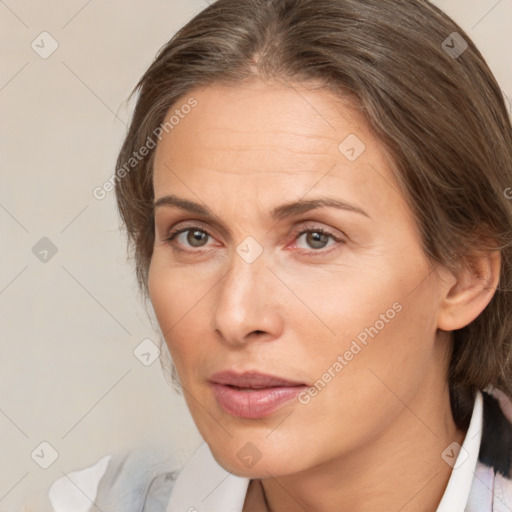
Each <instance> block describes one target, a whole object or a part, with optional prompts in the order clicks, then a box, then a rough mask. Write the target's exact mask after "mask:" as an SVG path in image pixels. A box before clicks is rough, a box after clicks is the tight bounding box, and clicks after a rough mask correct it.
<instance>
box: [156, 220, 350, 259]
mask: <svg viewBox="0 0 512 512" xmlns="http://www.w3.org/2000/svg"><path fill="white" fill-rule="evenodd" d="M187 231H200V232H202V233H205V234H206V235H208V236H209V237H210V238H213V236H212V235H211V234H210V233H209V232H208V231H207V230H206V229H204V228H202V227H200V226H187V227H183V228H178V229H174V230H172V231H171V232H170V233H169V235H168V237H167V238H166V239H165V240H164V242H166V243H168V244H170V245H173V249H174V250H176V251H178V252H188V253H204V252H205V251H204V250H200V249H199V250H192V251H190V250H187V249H182V248H181V247H178V246H177V245H176V244H175V243H174V239H175V238H176V237H177V236H178V235H180V234H181V233H186V232H187ZM306 233H321V234H322V235H327V236H329V237H331V238H332V239H333V240H334V241H335V242H338V243H341V244H345V243H346V242H345V241H344V240H343V239H341V238H339V237H337V236H335V235H334V234H333V233H331V232H330V231H328V230H326V229H324V228H321V227H315V226H308V227H307V228H304V229H302V230H300V231H297V232H296V233H294V240H297V239H298V238H300V237H301V236H302V235H304V234H306ZM331 245H334V244H331ZM328 252H331V251H324V250H323V249H316V250H312V251H306V252H304V251H301V253H302V254H303V255H305V256H323V255H326V254H327V253H328Z"/></svg>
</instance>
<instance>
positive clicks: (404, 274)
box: [149, 82, 448, 477]
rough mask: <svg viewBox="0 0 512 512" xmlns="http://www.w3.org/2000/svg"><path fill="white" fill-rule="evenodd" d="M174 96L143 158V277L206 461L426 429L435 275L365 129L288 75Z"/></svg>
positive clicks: (258, 465)
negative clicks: (146, 232) (149, 217)
mask: <svg viewBox="0 0 512 512" xmlns="http://www.w3.org/2000/svg"><path fill="white" fill-rule="evenodd" d="M190 97H193V98H194V99H195V100H196V101H197V104H196V105H195V106H194V108H182V109H181V110H180V108H181V107H182V105H185V104H187V101H188V100H189V99H190ZM176 109H178V110H180V112H181V116H179V122H176V123H175V124H173V128H172V129H168V133H165V132H164V135H163V137H162V140H161V141H160V142H159V144H158V147H157V149H156V155H155V162H154V191H155V200H156V201H157V202H159V206H157V207H156V209H155V228H156V235H155V244H154V252H153V257H152V260H151V265H150V271H149V289H150V296H151V301H152V304H153V307H154V310H155V313H156V316H157V319H158V322H159V324H160V328H161V330H162V333H163V335H164V337H165V340H166V343H167V345H168V347H169V351H170V354H171V356H172V359H173V360H174V363H175V365H176V369H177V372H178V375H179V378H180V380H181V383H182V386H183V389H184V396H185V399H186V401H187V404H188V407H189V409H190V411H191V414H192V416H193V419H194V421H195V423H196V425H197V427H198V430H199V431H200V433H201V435H202V436H203V438H204V439H205V441H206V442H207V443H208V444H209V446H210V449H211V451H212V453H213V455H214V457H215V458H216V459H217V461H218V462H219V463H220V464H221V465H222V466H224V467H225V468H226V469H228V470H229V471H231V472H233V473H235V474H238V475H242V476H250V477H267V476H268V475H269V474H271V475H284V474H290V473H295V472H298V471H302V470H305V469H307V468H312V467H314V466H316V465H319V464H322V463H326V462H328V461H330V460H333V459H334V458H337V457H347V456H350V454H353V453H355V451H357V450H359V449H361V448H363V447H364V446H367V445H368V444H369V443H371V442H374V441H375V440H377V439H384V438H386V436H388V434H389V433H391V432H394V434H389V435H390V436H392V435H395V437H396V433H397V432H398V430H397V428H395V426H397V425H398V424H399V425H400V429H401V433H402V436H406V435H407V434H406V432H409V431H414V432H415V435H417V434H418V433H420V435H421V433H423V432H424V434H425V435H432V432H429V429H428V426H427V424H428V423H429V418H430V416H429V414H430V415H431V414H434V413H435V406H434V405H433V404H434V401H435V398H433V397H435V396H438V395H440V394H442V393H443V392H444V391H443V390H445V389H446V376H445V369H446V364H445V363H446V354H447V352H446V350H447V348H448V344H447V338H446V337H444V338H442V339H441V337H440V336H438V333H437V332H436V331H437V318H438V313H439V308H440V304H441V300H442V295H443V291H444V290H445V288H443V283H442V280H441V277H440V274H438V273H436V272H435V271H434V269H433V268H432V266H431V265H430V264H429V263H428V261H427V260H426V258H425V256H424V255H423V253H422V252H421V250H420V245H419V244H420V240H419V235H418V232H417V228H416V225H415V223H414V221H413V218H412V214H411V212H410V210H409V208H408V207H407V205H406V203H405V201H404V199H403V197H402V196H401V194H400V193H399V192H398V187H397V185H396V184H395V182H394V179H393V177H392V172H391V169H390V164H389V162H388V159H387V158H386V156H385V153H384V150H383V147H382V144H381V143H380V142H379V140H378V139H376V138H375V137H374V136H373V135H372V134H371V133H370V131H369V130H368V128H367V127H366V126H365V124H364V122H363V121H362V119H361V118H360V117H359V116H358V115H357V114H356V113H354V111H353V110H350V109H349V107H348V104H347V105H345V103H342V102H341V101H340V100H337V99H336V98H335V97H334V96H333V95H332V94H331V93H329V92H327V91H325V90H316V91H314V90H307V89H305V88H304V87H300V86H298V85H295V86H294V87H290V88H287V87H285V86H279V85H268V84H264V83H262V82H253V83H252V84H250V85H249V84H247V85H240V86H237V87H227V86H221V85H215V86H210V87H207V88H201V89H196V90H194V91H192V93H191V94H190V95H189V96H187V97H185V98H184V99H183V100H182V101H180V102H178V103H177V104H176V105H175V106H174V107H173V109H172V111H170V112H169V114H168V116H167V117H169V116H170V115H171V114H173V113H174V111H175V110H176ZM184 112H187V113H186V114H184ZM175 121H176V120H175ZM166 196H173V198H174V199H176V201H173V200H171V199H169V198H167V199H163V198H165V197H166ZM180 202H181V203H180ZM342 203H345V204H346V205H350V206H345V207H344V206H343V204H342ZM180 205H181V206H180ZM176 231H180V232H181V233H179V234H176V235H175V236H174V237H173V239H172V240H171V241H166V239H168V238H169V237H170V236H171V232H176ZM221 371H231V372H232V373H233V374H234V376H235V377H237V376H239V375H240V374H243V373H246V372H259V373H262V374H267V375H271V376H275V377H278V378H280V379H284V380H285V381H291V382H284V383H283V382H278V381H274V382H272V381H265V380H264V379H263V380H258V379H256V380H252V381H251V380H247V381H240V382H239V384H240V388H245V387H247V386H250V387H252V388H255V387H262V386H263V388H264V389H263V390H260V391H254V390H252V391H249V390H240V389H239V388H235V387H232V386H230V385H228V382H227V381H222V379H219V380H221V381H222V382H224V384H219V383H217V384H213V383H212V380H211V379H212V378H214V377H213V376H214V374H216V373H218V372H221ZM233 382H234V381H233ZM233 382H232V384H233ZM279 384H281V385H280V386H279ZM300 384H302V386H300ZM271 388H273V389H271ZM251 395H252V396H251ZM411 410H413V411H414V413H413V414H411ZM404 432H405V433H404ZM387 439H388V441H389V440H390V439H391V437H389V436H388V438H387ZM397 439H398V438H397ZM397 449H399V448H397Z"/></svg>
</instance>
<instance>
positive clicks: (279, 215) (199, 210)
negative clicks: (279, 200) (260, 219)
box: [153, 195, 371, 221]
mask: <svg viewBox="0 0 512 512" xmlns="http://www.w3.org/2000/svg"><path fill="white" fill-rule="evenodd" d="M163 206H167V207H176V208H179V209H181V210H185V211H188V212H190V213H194V214H196V215H201V216H203V217H207V218H212V219H218V218H217V216H216V215H215V214H214V213H213V212H212V211H211V210H210V209H209V208H208V207H206V206H203V205H201V204H199V203H195V202H194V201H190V200H188V199H183V198H181V197H178V196H175V195H167V196H163V197H160V198H159V199H157V200H156V201H155V202H154V204H153V208H154V209H156V208H160V207H163ZM322 207H327V208H337V209H339V210H346V211H349V212H354V213H358V214H361V215H364V216H365V217H368V218H369V219H371V217H370V215H368V213H366V212H365V211H364V210H363V209H361V208H359V207H358V206H356V205H353V204H350V203H347V202H345V201H341V200H339V199H335V198H333V197H318V198H314V199H300V200H298V201H292V202H290V203H285V204H282V205H279V206H277V207H276V208H274V209H273V210H272V211H271V212H270V217H271V218H272V219H273V220H276V221H277V220H282V219H284V218H286V217H290V216H292V215H299V214H301V213H305V212H308V211H310V210H314V209H316V208H322Z"/></svg>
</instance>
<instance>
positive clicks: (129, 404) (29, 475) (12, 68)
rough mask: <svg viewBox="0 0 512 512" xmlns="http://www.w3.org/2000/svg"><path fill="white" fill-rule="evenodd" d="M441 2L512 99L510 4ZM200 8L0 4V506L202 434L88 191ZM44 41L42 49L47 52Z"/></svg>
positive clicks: (115, 237)
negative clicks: (39, 459)
mask: <svg viewBox="0 0 512 512" xmlns="http://www.w3.org/2000/svg"><path fill="white" fill-rule="evenodd" d="M435 3H436V4H437V5H439V6H440V7H441V8H443V9H444V10H445V11H446V12H447V13H448V14H450V15H451V16H452V17H453V18H454V19H455V20H456V21H457V22H458V23H459V24H460V25H461V26H462V27H463V28H464V29H465V30H466V31H467V32H468V33H469V35H470V36H471V37H472V38H473V39H474V41H475V42H476V43H477V45H478V46H479V47H480V49H481V51H482V53H483V54H484V56H485V57H486V58H487V60H488V63H489V65H490V67H491V69H492V70H493V71H494V73H495V75H496V77H497V79H498V82H499V83H500V86H501V88H502V89H503V91H504V92H505V93H506V94H507V96H508V97H512V70H511V67H510V54H511V49H512V0H500V1H498V0H472V1H468V0H437V1H436V2H435ZM205 6H206V3H205V1H204V0H186V1H185V0H167V1H164V0H146V1H145V2H142V1H133V0H130V1H123V2H121V1H117V2H116V1H113V0H89V1H86V0H67V1H58V0H47V1H38V2H36V1H35V0H34V1H29V0H19V1H14V0H5V1H4V0H0V41H1V44H0V59H1V62H2V66H1V68H0V119H1V124H0V130H1V132H0V149H1V153H0V154H1V171H0V179H1V181H0V229H1V240H2V250H1V253H0V315H1V324H0V325H1V327H2V340H1V356H0V357H1V359H0V360H1V372H0V445H1V454H0V460H1V462H0V511H9V512H10V511H13V510H20V507H21V504H22V503H26V502H27V500H28V497H29V496H33V495H37V493H45V492H46V489H47V487H48V486H49V485H50V484H51V482H53V481H54V480H55V479H57V478H59V477H61V476H62V475H63V473H68V472H70V471H73V470H76V469H80V468H82V467H86V466H88V465H91V464H93V463H95V462H96V461H97V460H98V459H99V458H100V457H102V456H103V455H105V454H108V453H113V452H116V451H123V450H127V449H130V448H131V447H135V446H139V447H146V446H148V447H155V446H163V447H164V448H165V450H169V451H172V450H175V449H178V452H176V453H177V454H176V456H177V457H178V460H183V461H185V460H186V459H187V457H188V456H189V455H190V454H191V452H192V451H193V450H194V449H195V448H196V447H197V446H199V444H200V443H201V439H200V437H199V435H198V433H197V431H196V430H195V427H194V426H193V423H192V421H191V419H190V417H189V415H188V412H187V410H186V407H185V405H184V402H183V400H182V398H180V397H179V396H177V395H176V394H175V393H174V392H173V391H172V390H171V388H170V387H169V385H168V384H167V383H166V380H165V378H164V376H163V373H162V370H161V369H160V365H159V362H158V360H156V361H155V362H154V363H153V364H151V365H150V366H145V365H144V364H142V363H141V362H140V361H139V359H137V358H136V357H135V355H134V353H133V351H134V349H135V348H136V347H137V346H138V345H139V343H141V341H142V340H143V339H145V338H150V339H152V340H154V341H156V340H157V339H158V338H157V335H156V334H155V332H154V331H153V329H152V327H151V324H150V322H149V320H148V318H147V316H146V313H145V310H144V308H143V306H142V305H141V303H140V302H139V300H138V298H137V291H136V288H135V281H134V278H133V272H132V268H131V267H130V265H129V264H127V263H126V261H125V243H124V239H123V238H122V235H121V233H120V232H119V228H118V219H117V214H116V209H115V204H114V196H113V193H112V192H111V193H109V194H108V195H107V197H106V198H105V199H104V200H101V201H100V200H97V199H95V198H94V197H93V195H92V191H93V189H94V188H95V187H97V186H101V185H102V183H103V182H104V181H105V180H106V179H107V178H108V177H109V176H111V175H112V173H113V172H114V162H115V158H116V153H117V151H118V149H119V145H120V143H121V140H122V136H123V134H124V131H125V124H126V123H127V122H128V119H129V115H130V108H131V107H132V105H127V104H126V101H125V100H126V98H127V96H128V94H129V92H130V90H131V88H132V87H133V86H134V85H135V83H136V81H137V80H138V78H139V77H140V76H141V74H142V73H143V72H144V70H145V69H146V68H147V66H148V65H149V64H150V62H151V60H152V59H153V57H154V55H155V53H156V51H157V50H158V49H159V48H160V47H161V46H162V45H163V44H164V43H165V42H166V41H167V40H168V39H169V38H170V37H171V36H172V35H173V34H174V33H175V32H176V30H177V29H178V28H179V27H181V26H182V25H183V24H184V23H185V22H186V21H188V20H189V19H190V18H191V17H192V16H193V15H194V14H195V13H197V12H199V11H200V10H201V9H203V8H204V7H205ZM43 31H46V32H48V33H49V34H50V35H51V37H52V38H53V39H54V40H56V41H57V43H58V45H59V46H58V49H57V50H56V51H55V52H54V53H53V54H52V55H50V56H49V57H48V58H46V59H43V58H42V57H41V56H40V55H39V54H38V53H36V51H34V49H33V48H32V47H31V43H32V41H34V40H35V41H36V42H35V43H34V44H37V43H38V41H40V37H38V36H39V35H40V34H41V32H43ZM42 37H45V38H46V39H45V45H44V46H45V48H44V49H43V48H39V51H40V52H41V51H43V50H45V51H47V50H48V49H49V48H51V46H50V45H51V41H50V39H48V36H42ZM39 45H40V46H42V45H41V43H39ZM511 185H512V184H511ZM43 237H47V238H48V239H50V240H51V242H52V244H53V245H54V246H55V247H56V249H57V252H56V254H55V255H53V256H52V255H51V252H49V253H48V256H47V259H48V261H46V262H42V261H40V259H38V258H37V257H36V255H34V254H33V252H32V248H33V247H34V245H35V244H36V243H38V241H39V240H40V239H41V238H43ZM42 243H43V246H42V247H40V248H39V250H44V249H45V247H44V242H42ZM43 256H44V253H41V254H40V257H43ZM43 441H46V442H48V443H49V444H50V445H51V446H52V447H53V448H54V449H55V450H56V451H57V452H58V458H57V459H56V460H55V462H54V463H53V464H52V465H51V466H50V467H49V468H48V469H42V468H41V467H39V465H37V464H36V462H35V461H34V460H33V459H32V458H31V453H32V452H33V451H34V450H35V449H36V448H38V447H39V445H40V443H41V442H43ZM39 450H40V449H39ZM36 452H37V450H36ZM37 453H39V452H37ZM47 454H48V450H46V455H45V456H47Z"/></svg>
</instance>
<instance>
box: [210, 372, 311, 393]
mask: <svg viewBox="0 0 512 512" xmlns="http://www.w3.org/2000/svg"><path fill="white" fill-rule="evenodd" d="M210 381H211V382H214V383H216V384H224V385H230V386H236V387H239V388H255V389H257V388H269V387H277V386H304V385H305V384H304V382H298V381H295V380H289V379H284V378H282V377H278V376H277V375H270V374H267V373H260V372H256V371H249V372H244V373H236V372H234V371H232V370H224V371H221V372H217V373H214V374H213V375H212V376H211V377H210Z"/></svg>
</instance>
